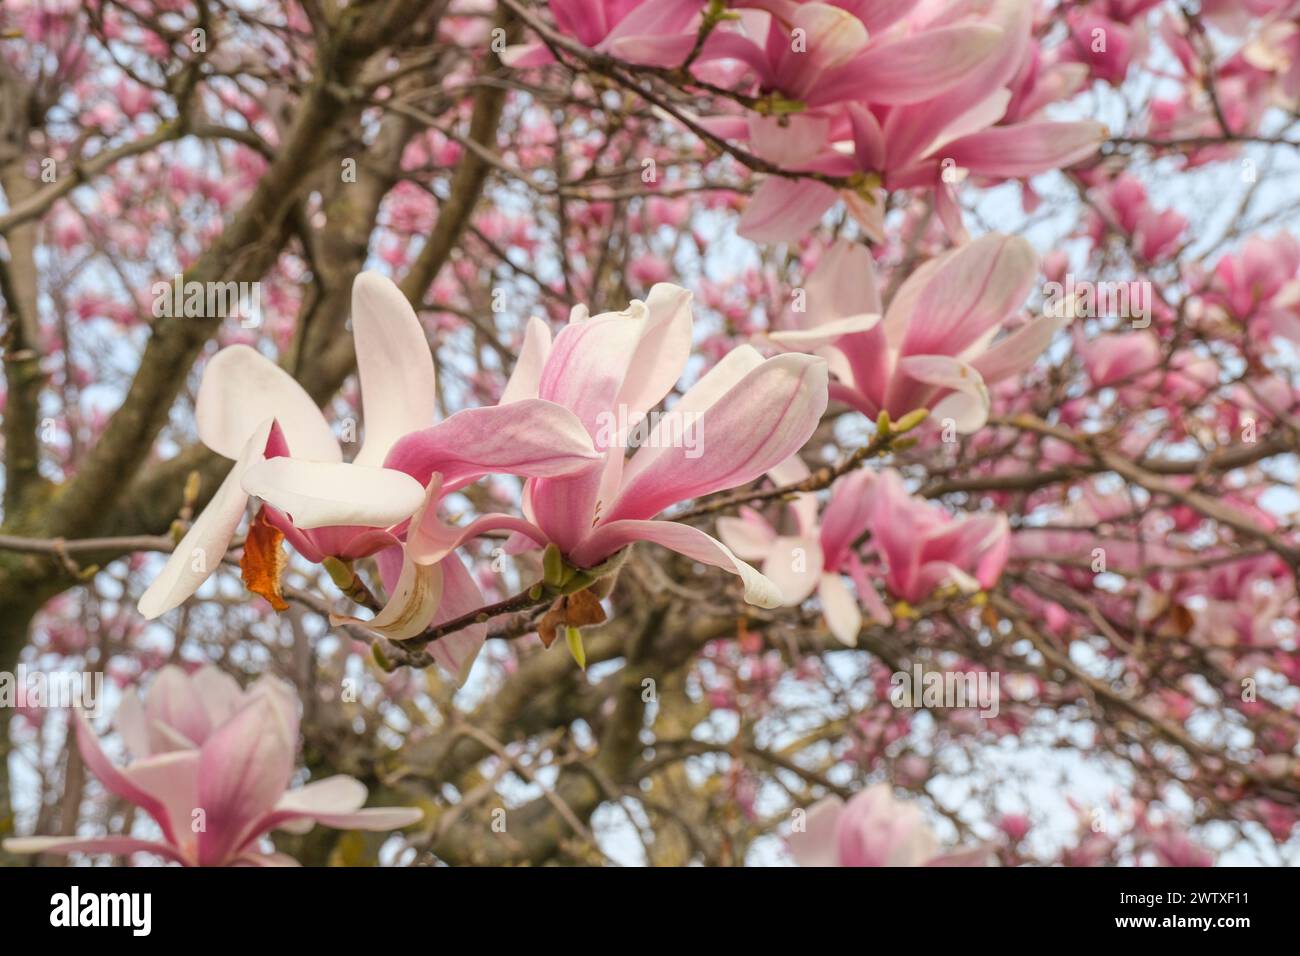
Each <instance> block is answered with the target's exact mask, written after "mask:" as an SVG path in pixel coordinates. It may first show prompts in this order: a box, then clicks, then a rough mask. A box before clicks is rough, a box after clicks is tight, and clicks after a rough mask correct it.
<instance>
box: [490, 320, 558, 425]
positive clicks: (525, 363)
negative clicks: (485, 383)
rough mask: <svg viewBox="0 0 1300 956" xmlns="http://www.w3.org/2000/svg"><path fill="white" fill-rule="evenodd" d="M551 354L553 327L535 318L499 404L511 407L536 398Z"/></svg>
mask: <svg viewBox="0 0 1300 956" xmlns="http://www.w3.org/2000/svg"><path fill="white" fill-rule="evenodd" d="M550 354H551V327H550V326H549V325H547V324H546V323H545V322H543V321H542V320H541V319H539V318H537V317H536V316H534V317H532V318H530V319H529V320H528V325H527V326H526V327H525V329H524V344H523V346H522V347H521V348H520V349H519V358H518V359H517V360H516V362H515V367H514V369H513V370H512V371H511V372H510V378H509V380H508V381H507V382H506V387H505V390H504V391H503V392H502V393H501V400H500V401H499V402H497V404H498V405H509V404H511V403H512V402H517V401H519V400H520V399H524V398H536V397H537V387H538V384H539V383H540V382H541V380H542V369H543V368H545V367H546V358H547V356H549V355H550Z"/></svg>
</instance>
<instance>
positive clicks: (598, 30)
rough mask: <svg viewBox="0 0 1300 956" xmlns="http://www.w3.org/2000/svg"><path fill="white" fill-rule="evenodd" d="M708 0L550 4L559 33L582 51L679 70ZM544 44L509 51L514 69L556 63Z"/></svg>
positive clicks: (567, 1)
mask: <svg viewBox="0 0 1300 956" xmlns="http://www.w3.org/2000/svg"><path fill="white" fill-rule="evenodd" d="M704 4H705V0H551V3H549V4H548V5H547V6H549V7H550V10H551V14H552V15H553V16H554V17H555V25H556V27H558V28H559V30H560V32H561V33H564V34H566V35H568V36H571V37H573V38H574V39H575V40H577V41H578V42H579V43H581V44H582V45H583V46H585V47H588V48H590V49H593V50H597V51H599V52H601V53H608V54H609V55H610V56H613V57H616V58H618V59H621V60H626V61H627V62H628V63H636V64H639V65H642V66H677V65H679V64H681V63H682V62H683V61H684V60H685V59H686V56H687V54H689V53H690V52H691V50H692V48H693V47H694V46H695V37H696V34H697V32H698V21H699V15H700V12H701V11H702V10H703V9H704ZM554 59H555V58H554V56H553V55H552V54H551V51H550V49H549V48H548V47H547V46H546V44H544V43H540V42H535V43H523V44H519V45H517V46H512V47H509V48H508V49H507V50H506V52H505V54H504V55H503V56H502V60H503V61H504V62H505V63H506V64H507V65H509V66H513V67H516V68H522V67H529V66H543V65H545V64H547V63H551V62H554Z"/></svg>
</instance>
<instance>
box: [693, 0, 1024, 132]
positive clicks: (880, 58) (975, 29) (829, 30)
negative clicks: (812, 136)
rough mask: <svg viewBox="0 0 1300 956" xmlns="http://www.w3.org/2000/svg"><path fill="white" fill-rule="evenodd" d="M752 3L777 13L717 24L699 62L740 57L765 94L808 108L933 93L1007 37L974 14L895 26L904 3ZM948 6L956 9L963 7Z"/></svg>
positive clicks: (915, 99) (755, 14)
mask: <svg viewBox="0 0 1300 956" xmlns="http://www.w3.org/2000/svg"><path fill="white" fill-rule="evenodd" d="M753 6H766V7H768V8H769V9H770V10H771V12H770V13H769V12H764V11H759V10H747V11H744V12H742V13H741V15H740V19H739V22H738V29H736V30H731V29H725V28H723V29H718V30H715V31H714V32H713V33H712V34H711V35H710V36H709V39H708V41H707V42H706V43H705V44H704V48H703V49H702V50H701V52H700V56H699V58H698V60H697V62H700V63H704V62H709V61H711V60H720V59H730V60H739V61H740V62H742V63H744V64H745V65H746V66H748V67H749V68H750V70H751V71H752V72H753V74H754V76H755V79H756V82H757V86H758V92H759V94H760V95H765V94H768V93H773V92H779V93H781V94H782V95H783V96H785V97H786V98H788V99H790V100H797V101H799V102H800V103H802V104H804V105H805V106H808V107H819V106H826V105H827V104H831V103H838V102H842V101H845V100H869V101H871V102H873V103H916V102H919V101H921V100H926V99H930V98H931V97H934V96H938V95H939V94H941V93H944V92H945V91H947V90H949V89H951V88H952V87H954V86H956V85H957V84H958V83H960V82H962V80H963V79H964V78H965V77H966V76H967V75H968V74H969V73H970V72H971V70H973V69H974V68H975V67H976V66H978V65H979V64H980V63H981V62H983V61H984V60H986V59H988V58H989V57H990V56H992V55H993V54H994V52H995V50H996V49H997V46H998V44H999V42H1001V41H1002V39H1003V38H1002V32H1001V30H999V29H998V27H997V26H993V25H989V24H984V23H981V22H979V21H978V20H976V19H975V18H974V17H969V18H963V19H960V20H956V19H955V17H953V18H952V19H953V20H954V21H955V22H949V20H948V19H947V18H945V17H939V18H936V19H935V20H932V21H930V22H925V23H922V22H919V21H918V22H916V23H914V24H910V25H909V26H910V29H908V28H904V26H903V25H902V24H897V25H894V24H890V23H888V22H886V20H887V19H892V18H898V17H900V16H901V15H902V14H903V12H904V9H905V8H903V7H902V5H900V4H896V3H872V2H868V3H850V4H844V3H839V4H835V3H819V2H809V3H790V2H784V3H782V2H776V3H771V4H762V3H756V4H753ZM948 7H949V8H951V9H952V10H954V11H956V10H957V9H958V8H959V7H960V5H959V4H948ZM886 8H887V9H886ZM863 15H865V17H866V20H867V22H864V19H863ZM871 21H874V25H873V26H872V27H871V29H870V30H869V29H868V22H871ZM889 26H895V29H892V30H891V29H888V27H889Z"/></svg>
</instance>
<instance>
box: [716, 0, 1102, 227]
mask: <svg viewBox="0 0 1300 956" xmlns="http://www.w3.org/2000/svg"><path fill="white" fill-rule="evenodd" d="M869 6H870V5H869ZM1032 19H1033V17H1032V4H1031V3H1030V2H1029V0H987V2H981V3H973V4H972V3H957V4H948V5H924V6H922V7H920V8H918V10H917V12H916V13H914V14H913V15H912V17H911V18H910V19H909V20H907V21H906V22H905V26H906V28H907V29H909V30H911V31H912V33H913V36H911V37H909V39H908V40H906V41H900V42H903V43H908V44H910V45H912V46H914V47H915V49H912V48H910V47H909V55H908V56H905V57H897V58H895V59H894V60H892V61H891V67H892V70H891V75H889V76H887V80H888V82H887V83H886V85H885V90H886V94H887V95H884V96H880V97H878V98H877V97H876V96H875V95H874V94H873V93H872V92H870V90H871V86H870V85H868V86H866V87H863V86H854V84H853V81H852V80H849V82H848V86H847V87H846V88H845V89H843V91H842V92H843V93H844V94H846V96H845V98H846V99H850V100H852V101H851V102H847V103H845V104H844V107H843V109H842V110H841V111H838V112H836V113H835V115H834V121H833V122H831V123H829V124H828V123H827V122H826V119H825V118H824V117H823V116H820V115H818V114H816V113H795V114H793V115H791V116H788V117H782V118H781V119H780V123H781V124H782V125H784V126H786V127H787V129H786V135H785V137H784V138H781V137H779V136H778V135H776V131H774V130H771V131H769V132H770V133H771V135H768V136H767V137H766V141H768V142H772V143H780V144H784V145H783V148H782V149H781V151H780V153H779V154H775V155H776V161H780V162H781V163H782V165H783V166H784V167H785V168H786V169H788V170H791V171H798V172H808V173H822V174H825V175H828V176H835V177H840V178H849V177H853V176H854V175H855V174H858V175H867V174H870V175H872V176H874V177H876V179H877V180H878V182H879V184H880V186H881V187H883V189H886V190H893V189H913V188H923V189H927V190H931V191H932V193H933V195H934V198H935V202H936V211H937V212H938V214H939V218H940V220H941V221H942V223H943V225H944V226H945V228H947V229H948V231H949V233H950V234H951V235H952V236H953V237H954V238H955V239H962V238H964V237H965V231H964V228H963V226H962V224H961V214H960V211H959V209H958V207H957V204H956V198H955V193H954V188H953V187H954V185H955V184H956V183H957V182H959V181H960V180H961V179H962V178H964V177H965V176H967V175H972V176H978V177H984V178H988V179H993V180H998V179H1004V178H1022V177H1027V176H1033V175H1036V174H1038V173H1041V172H1045V171H1047V170H1051V169H1063V168H1065V167H1067V166H1070V165H1073V164H1074V163H1077V162H1079V161H1080V160H1082V159H1085V158H1087V157H1088V156H1090V155H1091V154H1093V153H1094V152H1095V151H1096V149H1097V147H1098V146H1099V145H1100V144H1101V142H1102V140H1103V139H1104V138H1105V135H1106V134H1105V127H1104V126H1102V124H1100V123H1096V122H1092V121H1066V122H1062V121H1054V120H1046V119H1041V118H1038V117H1036V116H1033V115H1026V113H1025V107H1026V106H1027V105H1028V104H1026V103H1024V102H1023V101H1022V102H1019V103H1015V102H1014V94H1015V93H1017V92H1022V90H1021V89H1020V88H1019V87H1018V85H1017V77H1018V74H1020V73H1021V72H1022V71H1023V70H1024V68H1025V66H1026V64H1027V63H1029V62H1030V60H1031V50H1032V42H1031V28H1032ZM971 26H975V27H978V28H979V31H993V32H994V33H995V34H996V42H995V43H993V44H992V45H990V46H988V47H984V46H983V44H984V43H985V42H986V41H985V40H983V39H981V37H983V36H984V35H985V34H984V33H982V32H979V33H976V32H971V30H970V27H971ZM902 28H903V25H898V26H896V27H895V29H896V30H897V29H902ZM922 31H924V32H922ZM927 37H928V38H930V40H929V41H928V43H929V45H928V46H927V40H926V38H927ZM945 51H946V52H947V54H948V55H949V56H950V58H951V61H950V64H949V65H958V64H959V65H960V66H961V69H959V70H957V71H956V76H955V82H951V81H952V80H953V79H954V75H953V74H952V73H950V72H949V71H948V70H947V69H946V68H936V67H934V66H933V63H932V60H933V58H934V57H935V56H942V54H943V53H944V52H945ZM975 53H979V54H980V55H978V56H974V55H972V54H975ZM863 59H864V60H866V59H867V58H866V55H865V54H864V57H863ZM868 62H869V61H868ZM849 69H850V67H848V66H843V67H841V68H840V72H842V73H844V74H845V75H846V77H847V76H848V70H849ZM936 80H940V81H942V83H941V84H940V85H941V87H942V89H941V90H937V89H935V87H934V85H933V84H934V83H935V81H936ZM896 87H897V88H899V89H903V90H906V89H915V90H918V91H922V92H924V94H925V95H923V96H918V97H915V98H912V97H909V96H907V95H905V94H903V95H898V96H890V95H888V93H889V91H892V90H894V89H895V88H896ZM1073 89H1074V86H1073V84H1072V83H1071V82H1069V81H1065V82H1059V83H1057V82H1053V83H1048V84H1046V85H1045V86H1044V87H1043V90H1042V91H1041V92H1042V93H1043V94H1048V93H1049V92H1050V94H1051V95H1067V94H1068V93H1070V92H1072V90H1073ZM839 92H841V90H840V87H839V86H838V85H837V84H835V83H831V82H829V78H828V82H826V83H823V84H819V86H818V92H817V97H818V98H819V101H820V100H821V99H829V98H832V97H834V96H835V95H836V94H838V93H839ZM869 101H872V102H869ZM1013 104H1014V105H1015V111H1013V110H1012V107H1013ZM1041 105H1043V99H1042V97H1041V96H1040V97H1039V98H1037V99H1036V102H1035V103H1034V104H1033V109H1034V110H1035V111H1036V110H1037V109H1038V108H1041ZM737 119H739V118H736V119H732V118H727V119H724V120H722V121H720V122H719V123H718V125H716V126H715V127H714V129H713V131H714V132H716V133H719V134H720V135H728V136H730V137H735V138H741V139H744V138H747V137H748V136H749V135H750V134H751V132H752V131H751V130H750V128H749V127H748V125H747V124H746V123H744V122H737ZM759 131H760V132H761V131H762V127H761V126H760V127H759ZM763 143H764V139H763V138H759V137H755V141H754V148H756V149H758V150H759V151H760V152H761V151H762V150H763V148H764V146H763ZM864 184H865V180H864ZM837 198H840V194H838V193H837V192H836V191H835V190H834V189H833V188H832V187H831V186H829V185H827V184H826V183H824V182H821V181H819V180H817V179H814V178H802V179H791V178H789V177H784V176H770V177H768V178H767V179H766V180H764V181H763V183H762V185H761V186H760V187H759V188H758V190H757V191H756V192H755V194H754V196H753V198H752V199H751V200H750V204H749V206H748V207H747V208H746V210H745V214H744V216H742V218H741V224H740V233H741V234H742V235H744V236H747V237H748V238H750V239H753V240H754V241H756V242H778V241H782V240H789V239H796V238H798V237H799V236H801V235H803V234H804V233H806V232H807V231H808V230H809V229H811V228H812V227H813V226H814V225H816V223H817V222H818V221H819V220H820V219H821V217H822V215H823V214H824V213H825V212H826V211H827V210H828V209H830V208H831V207H832V206H833V205H834V204H835V202H836V199H837ZM843 198H844V200H845V202H846V204H847V206H848V208H849V210H850V211H851V212H852V213H853V215H854V216H855V217H856V218H857V219H858V220H859V221H860V222H861V223H862V225H863V227H864V228H865V229H866V230H867V231H868V232H869V233H870V234H872V235H873V236H876V237H878V238H879V237H880V236H881V229H882V226H883V223H882V219H881V217H882V210H883V198H884V197H883V193H881V192H880V191H879V190H864V189H859V190H846V191H844V193H843Z"/></svg>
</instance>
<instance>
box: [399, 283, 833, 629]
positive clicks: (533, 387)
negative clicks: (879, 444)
mask: <svg viewBox="0 0 1300 956" xmlns="http://www.w3.org/2000/svg"><path fill="white" fill-rule="evenodd" d="M693 325H694V320H693V317H692V314H691V294H690V293H689V292H687V291H686V290H685V289H682V288H679V287H677V286H674V285H668V284H666V283H660V284H658V285H656V286H654V287H653V288H652V289H651V290H650V294H649V296H648V297H647V298H646V300H645V301H644V302H642V301H640V300H633V302H632V304H631V305H630V306H629V307H628V309H626V310H625V311H623V312H606V313H603V314H600V315H595V316H592V315H589V314H588V311H587V309H586V307H585V306H581V305H580V306H576V307H575V308H574V310H573V313H572V315H571V317H570V320H569V324H568V325H567V326H566V327H565V328H564V330H563V331H561V332H560V333H559V335H557V336H556V337H555V341H554V343H552V341H551V333H550V330H549V328H548V327H547V326H546V324H545V323H543V322H542V321H541V320H539V319H534V320H532V321H531V322H530V323H529V326H528V331H527V337H526V340H525V343H524V346H523V349H522V350H521V353H520V356H519V362H518V364H517V365H516V367H515V369H514V372H513V374H512V375H511V377H510V381H509V382H508V383H507V385H506V389H505V392H504V393H503V395H502V397H501V408H503V409H513V408H515V407H518V405H519V404H520V403H522V402H526V401H535V400H536V399H535V398H534V396H540V397H541V398H542V399H544V400H548V401H553V402H556V403H558V404H560V405H563V406H564V407H565V408H568V409H570V410H571V411H572V412H573V413H574V414H575V415H576V416H577V417H578V419H579V421H581V422H582V424H583V427H584V428H585V429H586V430H587V433H588V434H589V435H590V436H591V439H592V441H593V442H594V444H595V447H596V449H597V451H598V452H599V453H600V456H601V463H600V464H599V465H597V466H593V467H590V468H588V469H587V470H586V471H584V472H582V473H579V474H574V475H571V476H567V477H560V478H536V479H530V480H529V481H528V483H527V484H526V486H525V492H524V514H525V516H526V520H525V519H521V518H515V517H512V516H509V515H487V516H484V517H483V518H480V519H478V520H477V521H475V522H472V523H471V524H469V525H468V526H466V527H465V528H444V527H440V526H438V525H437V523H436V522H430V521H427V520H426V521H425V522H424V523H423V524H422V525H421V526H420V527H419V528H418V529H417V531H416V532H414V533H413V534H412V547H413V548H416V549H418V550H419V552H420V553H421V555H422V557H423V558H424V559H436V558H437V557H440V556H441V555H443V554H446V553H448V552H449V551H450V550H451V549H452V548H454V547H457V546H458V545H459V544H460V543H461V542H463V541H464V540H466V539H467V538H469V537H472V536H474V535H477V534H482V533H483V532H485V531H488V530H492V529H500V528H508V529H509V530H511V531H515V532H518V535H517V537H516V544H518V545H523V544H524V543H525V539H527V540H530V541H531V542H533V543H534V544H536V545H545V544H547V543H554V544H555V545H556V546H557V547H558V548H559V550H560V552H561V553H562V554H563V555H564V557H565V558H566V559H567V561H568V562H569V563H570V564H571V565H573V566H575V567H578V568H593V567H595V566H597V565H599V564H601V563H603V562H604V561H605V560H606V559H607V558H609V557H611V556H612V555H614V554H615V553H617V552H618V551H621V550H622V549H623V548H625V547H627V546H628V545H630V544H632V543H633V542H635V541H650V542H653V543H655V544H659V545H662V546H664V547H666V548H668V549H670V550H673V551H677V552H679V553H681V554H684V555H687V556H688V557H690V558H693V559H694V560H696V561H699V562H701V563H702V564H710V565H714V566H717V567H720V568H723V569H724V570H727V571H731V572H732V573H734V574H737V575H739V576H740V578H741V580H742V581H743V582H744V585H745V599H746V600H747V601H749V602H750V603H752V604H758V605H761V606H763V607H775V606H777V605H778V604H779V603H780V601H781V595H780V591H779V590H778V588H777V587H776V586H775V585H774V584H773V583H772V582H771V581H769V580H768V579H767V578H765V577H764V576H763V575H761V574H759V573H758V572H757V571H755V570H754V568H752V567H751V566H750V565H748V564H747V563H745V562H744V561H742V560H740V559H739V558H738V557H736V555H734V554H733V553H732V552H731V550H730V549H729V548H727V547H726V546H725V545H724V544H722V542H720V541H718V540H716V539H714V538H713V537H711V536H709V535H708V534H705V533H704V532H703V531H700V530H698V529H696V528H693V527H691V526H689V525H685V524H679V523H677V522H673V521H656V520H652V519H654V517H655V516H656V515H658V514H659V513H660V512H662V511H663V510H664V509H666V508H668V507H669V506H670V505H673V504H675V503H677V502H679V501H685V500H688V499H691V498H697V497H700V496H701V495H706V494H710V493H712V492H715V491H724V490H726V489H728V488H735V487H736V486H738V485H743V484H745V483H746V482H749V481H753V480H754V479H755V478H757V477H758V476H759V475H761V474H763V473H764V472H765V471H767V470H768V469H770V468H772V467H773V466H775V465H777V464H778V463H780V462H782V461H784V460H785V459H787V458H789V457H790V456H791V455H793V454H794V453H795V452H796V451H797V450H798V449H799V448H801V447H802V446H803V444H804V443H805V442H806V441H807V440H808V438H809V437H810V436H811V435H812V433H813V430H814V429H815V428H816V427H817V422H818V421H819V420H820V418H821V415H822V412H823V411H825V408H826V378H827V372H826V363H825V362H823V361H822V360H821V359H818V358H814V357H812V356H807V355H782V356H778V357H776V358H771V359H767V360H766V361H765V360H764V359H763V358H762V357H761V356H760V355H759V353H758V352H757V351H756V350H755V349H753V348H751V347H749V346H741V347H739V348H737V349H734V350H733V351H731V352H730V353H728V354H727V355H726V356H725V357H724V358H723V359H722V360H721V361H720V362H718V364H717V365H715V366H714V367H713V368H712V369H710V370H709V371H708V372H707V373H706V374H705V375H704V376H703V377H702V378H701V379H700V380H699V381H698V382H697V383H696V384H695V385H694V386H692V387H691V388H690V389H688V390H687V391H686V393H685V394H684V395H683V396H682V397H681V399H680V400H679V401H678V402H677V403H676V404H675V405H674V406H673V408H672V409H671V410H670V411H669V412H667V413H665V414H663V415H662V416H661V417H660V418H659V419H658V421H654V422H648V421H645V420H644V419H645V416H646V414H647V413H648V412H649V411H650V410H651V409H652V408H654V407H655V406H656V405H658V404H659V402H660V401H661V400H662V399H663V398H664V396H665V395H666V394H667V393H668V391H669V390H670V389H671V388H672V387H673V385H674V384H675V383H676V382H677V380H678V379H679V378H680V376H681V374H682V371H683V370H684V367H685V365H686V362H687V359H688V358H689V356H690V349H691V335H692V328H693ZM647 425H650V426H651V427H648V428H646V427H645V426H647ZM634 429H635V430H638V431H642V430H643V431H645V432H646V434H643V435H642V436H641V439H642V440H640V441H637V440H635V439H632V440H630V438H631V433H632V432H633V430H634ZM628 444H638V445H639V446H640V447H638V449H637V451H636V453H635V454H633V455H632V456H631V457H630V458H625V457H624V448H625V447H626V446H627V445H628ZM401 450H402V446H401V445H399V446H398V448H397V449H394V455H393V456H392V458H390V464H393V465H394V466H395V467H399V468H404V469H405V470H408V471H412V470H411V469H409V468H406V466H405V463H404V462H403V461H402V460H401V457H402V456H401V454H400V452H401ZM412 473H415V472H414V471H412ZM417 477H422V476H421V475H417Z"/></svg>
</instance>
